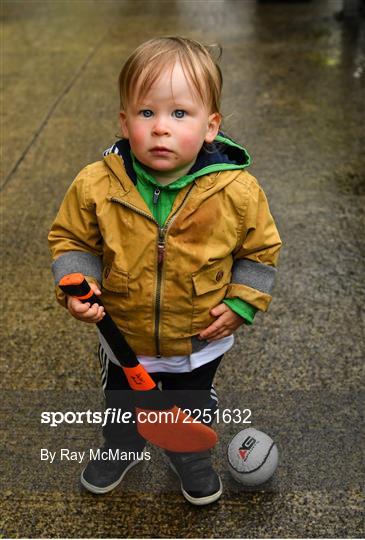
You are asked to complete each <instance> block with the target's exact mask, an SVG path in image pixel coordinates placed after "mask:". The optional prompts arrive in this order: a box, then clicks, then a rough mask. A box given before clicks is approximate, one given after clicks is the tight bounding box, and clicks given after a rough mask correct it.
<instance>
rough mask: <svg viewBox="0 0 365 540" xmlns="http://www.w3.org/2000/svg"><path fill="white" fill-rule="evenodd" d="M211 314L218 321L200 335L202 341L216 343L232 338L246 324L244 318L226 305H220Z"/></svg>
mask: <svg viewBox="0 0 365 540" xmlns="http://www.w3.org/2000/svg"><path fill="white" fill-rule="evenodd" d="M210 314H211V315H213V317H217V320H216V321H214V323H212V324H211V325H210V326H208V328H206V329H205V330H202V331H201V332H200V334H199V338H200V339H206V340H207V341H216V340H217V339H221V338H224V337H226V336H230V335H231V334H232V333H233V332H234V331H235V330H237V328H239V327H240V326H241V325H242V324H244V322H245V319H243V317H240V316H239V315H238V314H237V313H235V312H234V311H233V310H232V309H231V308H229V307H228V306H227V305H226V304H219V305H218V306H216V307H215V308H213V309H211V310H210Z"/></svg>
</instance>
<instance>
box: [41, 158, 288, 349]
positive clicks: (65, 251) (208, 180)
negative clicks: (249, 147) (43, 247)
mask: <svg viewBox="0 0 365 540" xmlns="http://www.w3.org/2000/svg"><path fill="white" fill-rule="evenodd" d="M49 243H50V248H51V252H52V256H53V259H54V261H55V262H54V263H53V271H54V274H55V280H56V283H58V281H59V279H61V277H62V276H63V275H65V274H68V273H70V272H80V271H81V272H83V273H84V274H85V275H87V276H88V277H89V279H90V280H94V281H97V282H98V283H99V284H100V283H101V286H102V299H103V303H104V305H105V307H106V310H107V311H108V312H109V313H110V315H111V316H112V317H113V319H114V320H115V322H116V323H117V325H118V326H119V328H120V329H121V331H122V332H123V334H124V335H125V337H126V339H127V341H128V343H129V344H130V346H131V347H132V348H133V349H134V351H135V352H136V353H137V354H141V355H149V356H158V355H163V356H173V355H184V354H190V353H191V352H192V351H196V350H199V349H201V348H203V347H204V346H205V345H206V342H201V341H198V340H197V334H198V333H199V332H200V331H201V330H202V329H204V328H206V327H207V326H209V324H211V323H212V322H213V320H214V318H213V317H212V316H211V315H210V313H209V311H210V309H212V308H213V307H215V306H216V305H218V304H219V303H220V302H222V300H223V299H224V298H236V297H238V298H241V299H242V300H244V301H245V302H247V303H249V304H251V305H253V306H255V307H256V308H258V309H259V310H261V311H266V310H267V308H268V306H269V303H270V301H271V292H272V288H273V285H274V279H275V273H276V269H275V266H276V264H277V258H278V252H279V249H280V246H281V241H280V237H279V234H278V231H277V229H276V226H275V223H274V220H273V218H272V216H271V214H270V210H269V206H268V203H267V200H266V197H265V194H264V192H263V191H262V189H261V188H260V186H259V184H258V182H257V181H256V179H255V178H254V177H253V176H251V175H250V174H249V173H248V172H247V171H244V170H224V171H220V172H213V173H210V174H206V175H204V176H201V177H199V178H196V179H195V180H194V181H193V182H192V183H191V184H190V185H187V186H186V187H184V188H182V189H181V191H180V192H179V194H178V195H177V197H176V199H175V202H174V204H173V207H172V210H171V212H170V214H169V216H168V218H167V220H166V222H165V225H164V226H163V227H159V226H158V223H157V222H156V221H155V219H154V218H153V216H152V214H151V212H150V210H149V208H148V207H147V205H146V203H145V202H144V200H143V199H142V197H141V195H140V194H139V192H138V191H137V189H136V187H135V185H134V183H133V182H132V180H131V178H130V177H129V176H128V174H127V173H126V170H125V167H124V165H123V161H122V159H121V158H120V156H118V155H115V154H110V155H107V156H105V157H104V160H103V161H98V162H96V163H93V164H91V165H88V166H87V167H85V168H84V169H83V170H82V171H81V172H80V173H79V175H78V176H77V177H76V179H75V180H74V182H73V183H72V185H71V186H70V188H69V190H68V191H67V193H66V196H65V198H64V200H63V203H62V205H61V207H60V210H59V212H58V214H57V216H56V219H55V221H54V223H53V225H52V228H51V231H50V234H49ZM57 296H58V300H59V301H60V303H61V304H63V305H64V304H65V302H64V296H63V293H62V292H61V291H60V289H58V287H57Z"/></svg>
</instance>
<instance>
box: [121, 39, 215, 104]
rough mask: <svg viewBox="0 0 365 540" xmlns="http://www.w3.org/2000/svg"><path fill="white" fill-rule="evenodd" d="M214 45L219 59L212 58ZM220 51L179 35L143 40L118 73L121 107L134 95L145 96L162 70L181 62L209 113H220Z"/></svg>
mask: <svg viewBox="0 0 365 540" xmlns="http://www.w3.org/2000/svg"><path fill="white" fill-rule="evenodd" d="M214 48H215V49H217V48H218V51H219V52H218V57H217V59H214V57H213V49H214ZM221 52H222V50H221V47H219V46H217V45H213V46H204V45H202V44H201V43H199V42H198V41H195V40H193V39H189V38H184V37H179V36H170V37H160V38H154V39H150V40H149V41H146V42H145V43H142V45H140V46H139V47H137V49H136V50H135V51H134V52H133V53H132V54H131V55H130V56H129V58H128V59H127V60H126V62H125V64H124V66H123V68H122V70H121V72H120V75H119V91H120V108H121V110H123V109H125V108H126V107H127V105H128V102H130V101H131V99H132V96H133V99H137V100H138V99H141V98H142V99H143V97H144V96H145V95H146V94H147V92H148V91H149V90H150V88H151V86H152V85H153V83H154V82H155V81H156V80H157V79H158V77H159V76H160V75H161V73H162V71H163V70H164V69H166V67H171V68H172V67H173V66H174V64H175V63H176V62H177V61H179V62H180V64H181V66H182V69H183V71H184V73H185V76H186V78H187V80H188V81H189V83H191V84H192V86H193V88H194V89H195V90H196V93H197V94H198V96H199V97H200V98H201V100H202V102H203V103H205V104H206V105H208V108H209V109H210V113H214V112H218V113H219V112H220V98H221V92H222V84H223V79H222V72H221V70H220V67H219V66H218V63H217V60H218V59H219V58H220V55H221ZM137 83H138V84H137ZM137 88H138V95H137V96H136V95H135V92H136V90H137Z"/></svg>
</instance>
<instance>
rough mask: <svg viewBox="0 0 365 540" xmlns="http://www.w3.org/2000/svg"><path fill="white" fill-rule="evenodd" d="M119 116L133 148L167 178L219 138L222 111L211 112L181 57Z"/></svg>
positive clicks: (185, 168) (159, 176) (154, 172)
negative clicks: (203, 147)
mask: <svg viewBox="0 0 365 540" xmlns="http://www.w3.org/2000/svg"><path fill="white" fill-rule="evenodd" d="M120 120H121V127H122V133H123V136H124V137H125V138H127V139H129V142H130V145H131V149H132V152H133V154H134V155H135V156H136V158H137V159H138V160H139V161H140V162H141V163H142V164H143V165H144V166H145V167H146V168H147V169H148V170H149V171H150V172H151V173H152V175H153V176H154V178H155V179H156V180H157V181H159V182H160V183H165V184H167V183H169V182H172V181H173V180H176V179H177V178H179V177H181V176H183V175H184V174H186V173H187V172H188V171H189V169H190V168H191V167H192V165H193V164H194V162H195V160H196V157H197V155H198V153H199V151H200V149H201V147H202V145H203V143H204V142H207V143H210V142H212V141H213V140H214V139H215V137H216V135H217V133H218V129H219V124H220V120H221V117H220V115H219V113H213V114H210V112H209V110H208V108H207V105H205V104H204V103H203V102H202V101H201V99H200V98H199V96H197V95H196V94H195V92H194V90H193V89H192V87H191V85H190V84H189V82H188V81H187V79H186V77H185V75H184V71H183V69H182V67H181V65H180V63H178V62H177V63H176V64H175V65H174V67H173V69H172V71H171V70H165V71H163V72H162V74H161V76H160V77H159V78H158V79H157V80H156V81H155V83H154V84H153V85H152V87H151V89H150V90H149V91H148V93H147V94H146V95H145V96H144V97H143V98H142V99H141V100H139V101H137V102H132V103H129V104H128V106H127V107H126V110H125V111H122V112H121V113H120Z"/></svg>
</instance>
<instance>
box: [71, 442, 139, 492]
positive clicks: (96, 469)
mask: <svg viewBox="0 0 365 540" xmlns="http://www.w3.org/2000/svg"><path fill="white" fill-rule="evenodd" d="M121 452H123V450H122V449H118V448H115V447H110V446H108V445H104V446H103V447H102V448H100V449H99V450H98V451H96V452H95V453H96V454H98V455H99V456H100V459H92V460H90V461H89V463H88V464H87V465H86V467H85V469H84V470H83V471H82V473H81V484H82V485H83V486H84V487H85V488H86V489H87V490H89V491H91V492H92V493H96V494H98V495H102V494H104V493H108V492H109V491H111V490H112V489H114V488H115V487H117V486H118V485H119V484H120V483H121V481H122V480H123V478H124V476H125V475H126V474H127V472H128V471H129V470H130V469H131V468H132V467H134V466H135V465H138V463H140V462H141V461H142V460H143V451H139V452H138V451H135V452H132V451H129V453H130V454H133V455H134V456H136V458H135V459H134V458H133V456H131V459H118V455H123V454H120V453H121ZM101 456H104V457H101Z"/></svg>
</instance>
